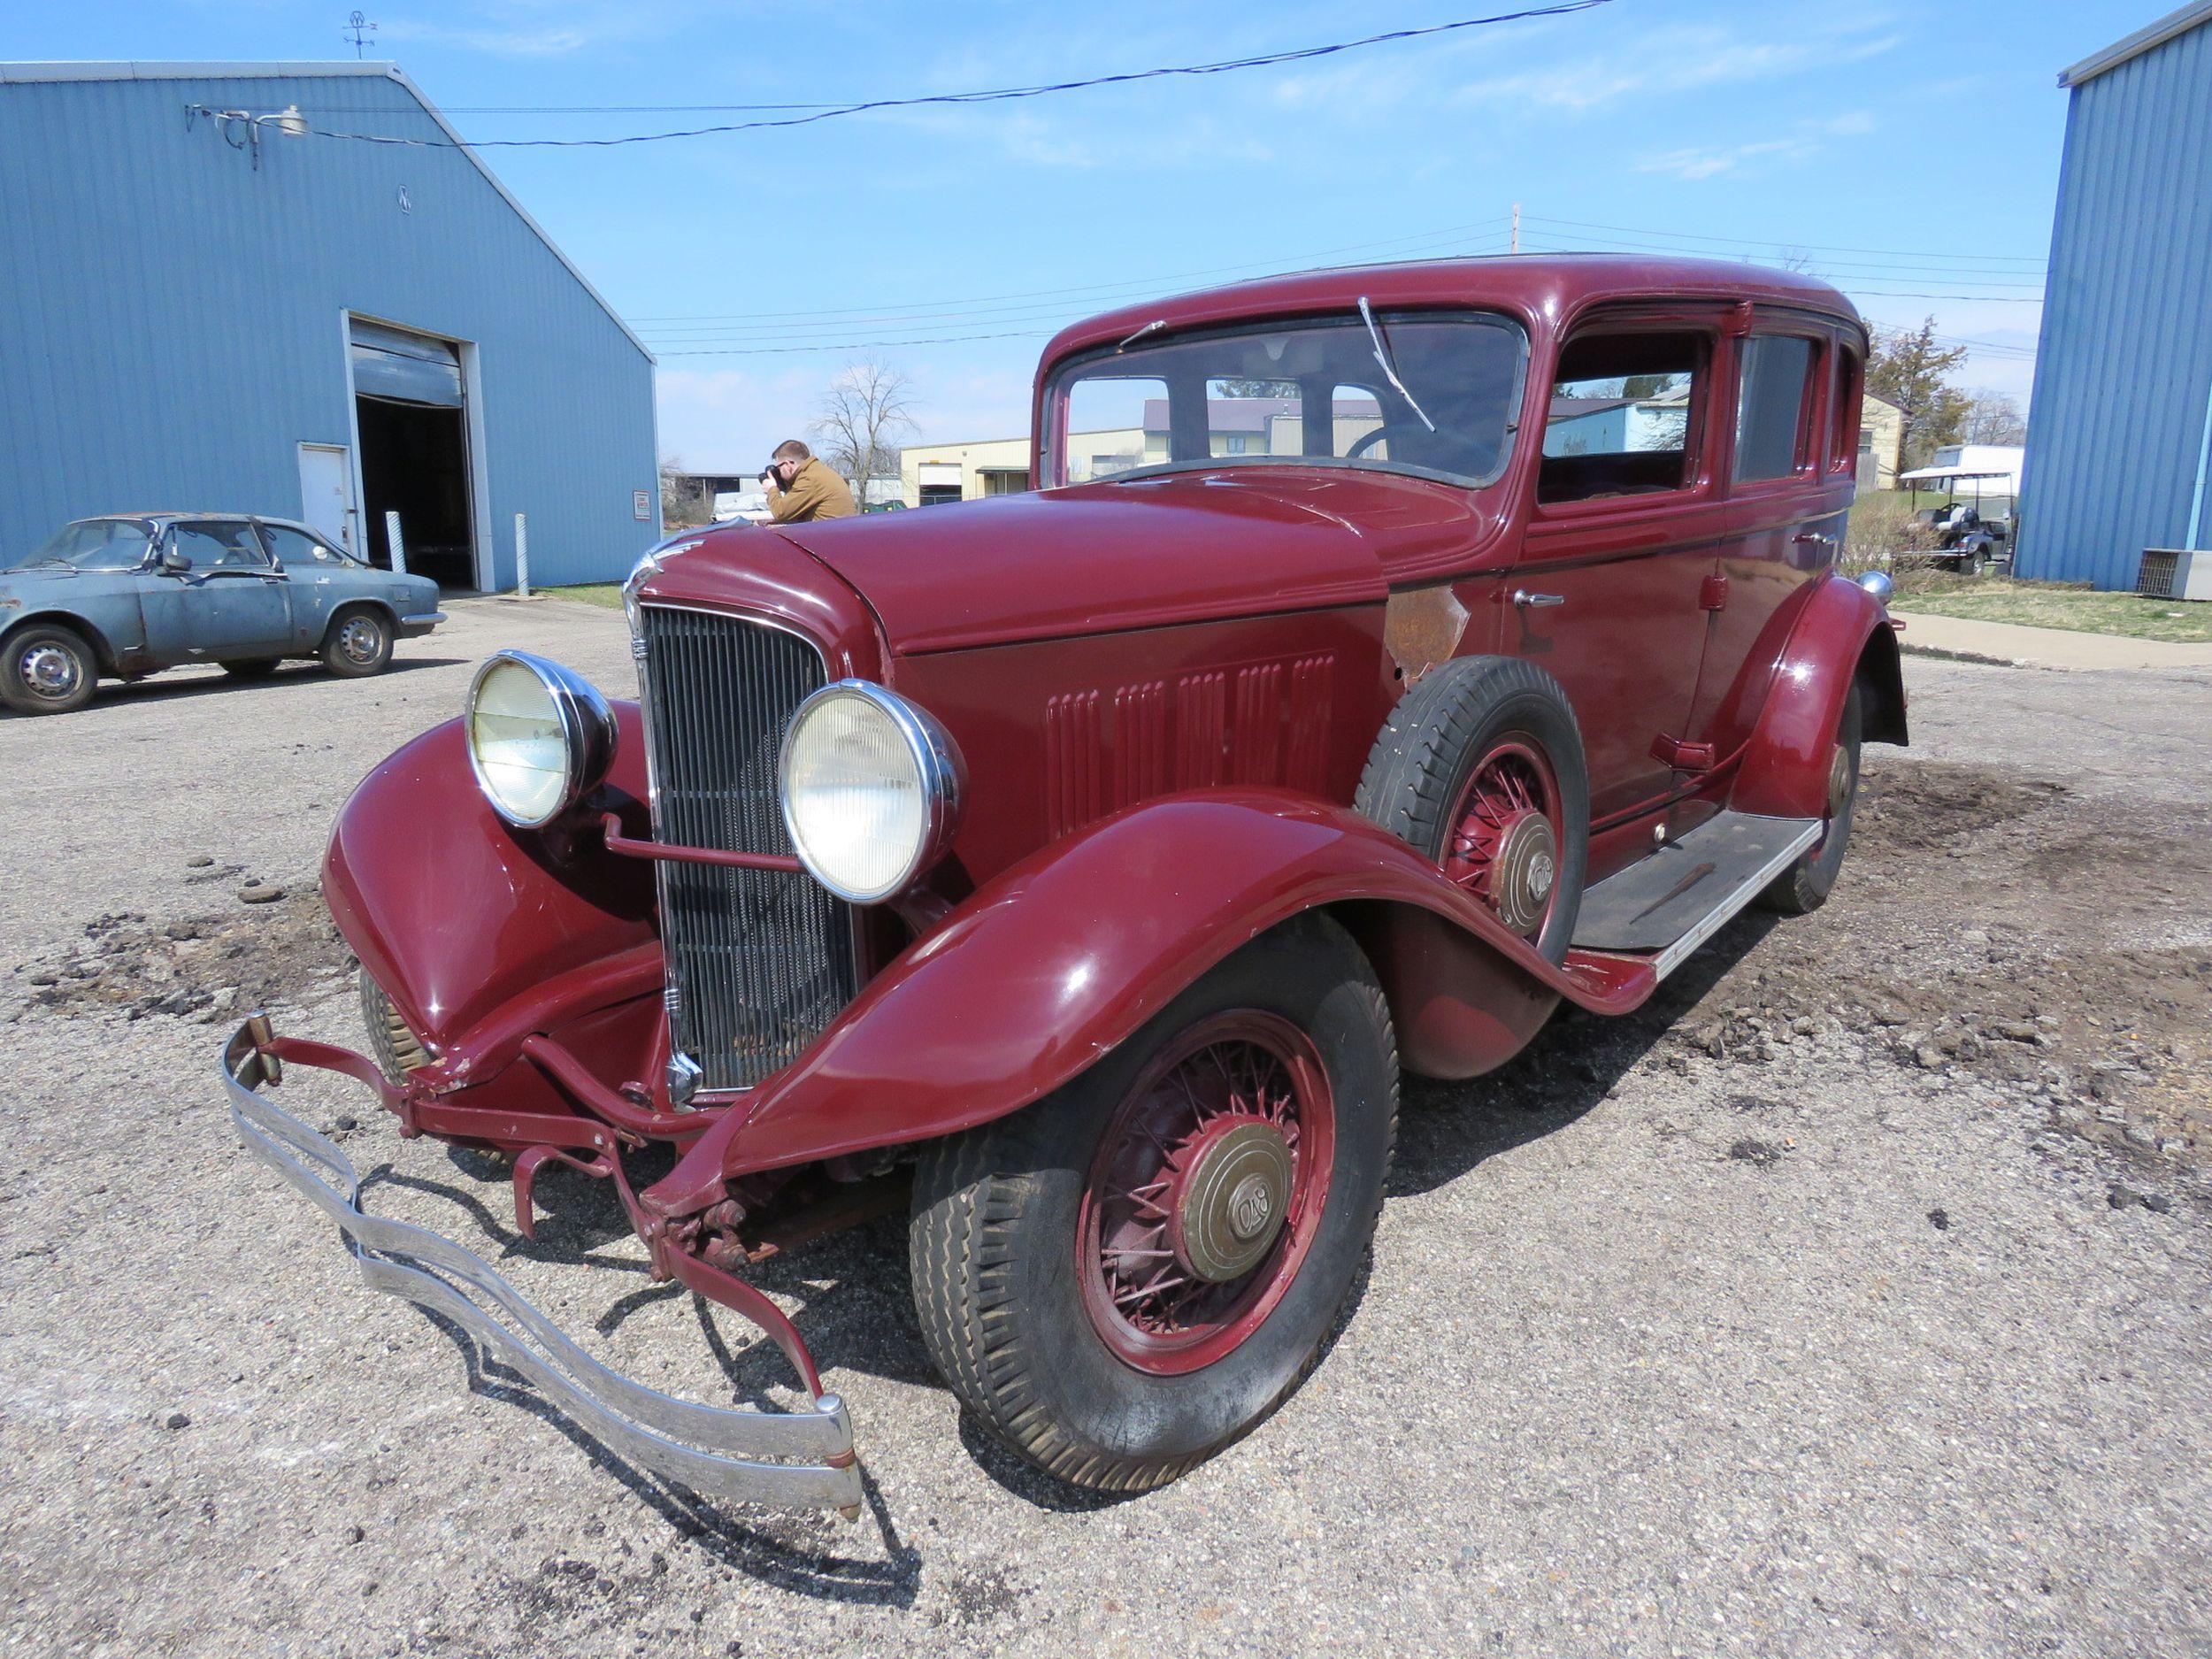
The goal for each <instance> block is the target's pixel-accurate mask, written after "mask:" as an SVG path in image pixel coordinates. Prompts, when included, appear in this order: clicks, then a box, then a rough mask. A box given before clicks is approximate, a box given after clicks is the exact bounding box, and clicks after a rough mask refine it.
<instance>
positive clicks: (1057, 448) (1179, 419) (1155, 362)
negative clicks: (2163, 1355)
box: [1041, 311, 1528, 486]
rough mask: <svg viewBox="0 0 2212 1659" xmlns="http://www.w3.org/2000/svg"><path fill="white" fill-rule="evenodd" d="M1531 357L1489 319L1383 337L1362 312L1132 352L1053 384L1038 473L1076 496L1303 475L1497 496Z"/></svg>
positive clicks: (1081, 364)
mask: <svg viewBox="0 0 2212 1659" xmlns="http://www.w3.org/2000/svg"><path fill="white" fill-rule="evenodd" d="M1378 348H1379V349H1378ZM1527 356H1528V351H1527V342H1526V339H1525V336H1524V335H1523V334H1522V333H1521V330H1520V329H1519V327H1518V326H1516V325H1515V324H1513V323H1512V322H1510V321H1509V320H1508V319H1505V318H1502V317H1496V316H1491V315H1486V314H1482V313H1450V314H1446V313H1439V312H1435V311H1426V312H1408V311H1401V312H1397V313H1395V314H1393V313H1391V312H1387V311H1379V312H1376V313H1375V314H1374V326H1373V327H1372V328H1370V326H1368V322H1367V320H1366V319H1364V318H1363V317H1362V316H1361V315H1360V314H1359V313H1358V312H1357V311H1352V312H1348V313H1347V314H1346V315H1344V316H1342V317H1340V318H1339V317H1330V318H1316V319H1308V320H1302V321H1298V322H1293V323H1278V324H1271V325H1266V326H1242V327H1238V328H1233V329H1220V330H1214V331H1211V332H1209V333H1205V334H1193V335H1188V336H1186V337H1184V338H1181V339H1168V340H1163V341H1161V342H1159V343H1158V344H1156V345H1144V344H1140V343H1136V342H1134V341H1133V342H1131V343H1130V344H1129V345H1128V346H1127V347H1126V348H1125V349H1109V350H1106V351H1102V352H1097V353H1094V354H1092V355H1090V356H1088V357H1079V358H1077V359H1075V360H1074V361H1072V362H1071V363H1069V364H1067V365H1064V367H1062V368H1061V369H1059V370H1058V371H1056V373H1054V375H1053V378H1052V382H1051V390H1050V392H1049V393H1048V396H1047V398H1046V403H1045V407H1046V410H1047V411H1048V419H1049V423H1050V424H1049V425H1048V427H1047V431H1048V433H1049V434H1053V437H1052V438H1048V441H1047V442H1048V453H1047V454H1046V456H1045V457H1044V465H1043V467H1042V468H1041V472H1042V475H1043V477H1044V479H1045V480H1046V482H1048V483H1050V484H1077V483H1083V482H1086V481H1088V480H1096V479H1102V478H1110V477H1114V476H1116V475H1117V474H1127V473H1138V472H1142V473H1151V472H1160V471H1163V470H1167V469H1173V468H1180V467H1196V466H1220V465H1225V464H1229V465H1265V464H1269V463H1273V464H1278V465H1279V464H1282V463H1285V462H1291V463H1295V464H1297V465H1303V466H1313V465H1333V466H1364V467H1374V468H1378V469H1381V470H1385V471H1388V472H1417V473H1420V474H1423V475H1424V476H1426V477H1431V478H1442V479H1448V480H1451V481H1452V482H1454V483H1458V484H1467V485H1476V486H1479V485H1483V484H1487V483H1489V482H1491V481H1492V480H1494V479H1495V478H1496V477H1497V476H1498V474H1499V473H1500V472H1502V471H1503V470H1504V468H1505V463H1506V457H1507V456H1508V455H1509V452H1510V450H1511V447H1512V434H1513V425H1514V416H1515V411H1516V410H1517V407H1518V405H1519V401H1520V395H1521V374H1522V370H1523V367H1524V365H1525V363H1526V360H1527ZM1053 439H1057V440H1058V442H1053Z"/></svg>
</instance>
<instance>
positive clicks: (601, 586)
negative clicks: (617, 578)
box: [538, 582, 622, 611]
mask: <svg viewBox="0 0 2212 1659" xmlns="http://www.w3.org/2000/svg"><path fill="white" fill-rule="evenodd" d="M538 591H539V592H541V593H542V594H543V595H545V596H546V597H547V598H549V599H580V600H581V601H583V603H586V604H588V605H598V606H600V607H602V608H603V609H605V610H608V611H619V610H621V609H622V584H621V583H620V582H587V583H585V584H583V585H582V586H581V587H577V588H540V589H539V590H538Z"/></svg>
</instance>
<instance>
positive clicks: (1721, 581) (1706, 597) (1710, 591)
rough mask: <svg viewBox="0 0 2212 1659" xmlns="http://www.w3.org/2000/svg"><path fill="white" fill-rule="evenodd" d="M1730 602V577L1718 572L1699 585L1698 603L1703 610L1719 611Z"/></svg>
mask: <svg viewBox="0 0 2212 1659" xmlns="http://www.w3.org/2000/svg"><path fill="white" fill-rule="evenodd" d="M1726 603H1728V578H1727V577H1726V576H1724V575H1722V574H1720V573H1719V572H1715V573H1714V574H1713V575H1710V576H1708V577H1707V578H1706V579H1705V580H1703V581H1702V582H1701V583H1700V584H1699V585H1698V590H1697V604H1698V609H1699V610H1701V611H1718V610H1720V609H1721V608H1722V607H1723V606H1724V605H1725V604H1726Z"/></svg>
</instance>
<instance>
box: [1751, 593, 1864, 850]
mask: <svg viewBox="0 0 2212 1659" xmlns="http://www.w3.org/2000/svg"><path fill="white" fill-rule="evenodd" d="M1862 675H1863V676H1864V677H1865V682H1866V683H1865V686H1864V690H1863V695H1864V696H1865V697H1866V699H1868V700H1869V703H1870V706H1867V707H1865V708H1864V709H1863V715H1864V718H1865V726H1864V734H1865V736H1866V738H1867V739H1868V740H1869V741H1875V742H1892V743H1901V742H1903V741H1905V692H1904V686H1903V683H1902V681H1901V679H1900V677H1899V674H1898V667H1897V643H1896V639H1895V636H1894V635H1893V634H1892V633H1891V632H1890V626H1889V612H1888V611H1887V610H1886V608H1885V607H1884V605H1883V603H1882V602H1881V601H1880V600H1878V599H1877V598H1875V597H1874V595H1871V594H1870V593H1868V592H1867V591H1866V589H1865V588H1862V587H1860V586H1859V585H1858V583H1856V582H1855V581H1849V580H1846V579H1844V578H1842V577H1840V576H1829V577H1826V578H1824V579H1823V580H1821V582H1820V583H1819V585H1818V586H1817V587H1816V588H1815V589H1814V590H1813V595H1812V597H1811V598H1810V599H1809V600H1808V601H1807V602H1806V605H1805V610H1804V614H1803V615H1802V616H1801V617H1800V618H1798V621H1797V626H1795V627H1794V628H1793V629H1792V630H1791V631H1790V637H1789V641H1788V643H1787V644H1786V645H1785V646H1784V647H1783V648H1782V657H1781V661H1780V662H1779V663H1778V664H1776V667H1775V671H1774V679H1773V681H1772V684H1771V687H1770V689H1769V691H1768V693H1767V700H1766V705H1765V707H1764V708H1763V709H1762V710H1760V712H1759V724H1758V726H1757V727H1756V728H1755V730H1754V731H1753V732H1752V734H1751V739H1750V741H1749V742H1748V743H1747V745H1746V746H1745V749H1744V757H1743V764H1742V765H1741V766H1740V768H1739V769H1738V771H1737V773H1736V779H1735V783H1734V786H1733V788H1732V791H1731V795H1730V799H1729V804H1730V805H1731V806H1732V807H1734V808H1735V810H1738V811H1739V812H1756V813H1760V814H1763V815H1764V816H1766V817H1770V818H1823V817H1825V816H1826V815H1827V811H1828V763H1829V757H1830V754H1831V746H1832V743H1833V741H1834V739H1835V732H1836V723H1837V722H1838V721H1839V719H1840V718H1842V716H1843V703H1844V699H1845V698H1846V697H1847V696H1848V695H1850V692H1851V687H1852V683H1853V681H1854V680H1857V679H1860V678H1861V676H1862Z"/></svg>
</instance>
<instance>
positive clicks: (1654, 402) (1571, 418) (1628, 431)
mask: <svg viewBox="0 0 2212 1659" xmlns="http://www.w3.org/2000/svg"><path fill="white" fill-rule="evenodd" d="M1708 357H1709V354H1708V351H1707V349H1706V343H1705V340H1704V338H1703V336H1701V335H1699V334H1598V335H1586V336H1584V337H1583V338H1581V339H1578V340H1571V341H1569V342H1567V348H1566V349H1565V350H1564V351H1563V352H1562V353H1560V357H1559V370H1558V373H1557V375H1556V376H1555V379H1554V380H1553V382H1552V388H1551V411H1550V413H1549V415H1548V417H1547V419H1545V422H1544V461H1543V466H1542V468H1541V470H1540V472H1539V473H1538V475H1537V483H1536V499H1537V500H1539V501H1540V502H1562V501H1590V500H1594V499H1596V498H1598V497H1600V496H1607V495H1651V494H1654V493H1657V492H1662V491H1666V490H1677V489H1686V488H1688V487H1689V486H1690V485H1691V484H1692V483H1693V482H1694V470H1695V469H1694V465H1693V462H1692V457H1693V453H1694V441H1693V434H1695V433H1696V431H1697V430H1698V428H1699V425H1700V421H1699V416H1700V414H1701V411H1702V408H1703V404H1704V401H1705V387H1704V383H1705V380H1706V370H1705V365H1706V363H1707V361H1708Z"/></svg>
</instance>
